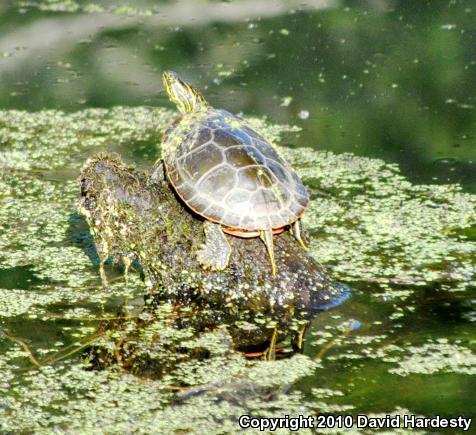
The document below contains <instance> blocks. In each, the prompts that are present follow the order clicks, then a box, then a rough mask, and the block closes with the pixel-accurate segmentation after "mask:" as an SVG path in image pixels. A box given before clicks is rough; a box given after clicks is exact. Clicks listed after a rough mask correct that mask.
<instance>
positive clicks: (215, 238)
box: [197, 221, 231, 270]
mask: <svg viewBox="0 0 476 435" xmlns="http://www.w3.org/2000/svg"><path fill="white" fill-rule="evenodd" d="M203 229H204V231H205V238H206V241H205V244H203V245H202V246H201V248H200V250H199V251H198V252H197V259H198V262H199V263H200V264H201V265H202V266H203V268H204V269H211V270H223V269H225V268H226V266H227V265H228V262H229V260H230V254H231V246H230V243H228V240H227V239H226V236H225V234H224V233H223V230H222V229H221V227H220V225H218V224H214V223H213V222H210V221H205V222H204V223H203Z"/></svg>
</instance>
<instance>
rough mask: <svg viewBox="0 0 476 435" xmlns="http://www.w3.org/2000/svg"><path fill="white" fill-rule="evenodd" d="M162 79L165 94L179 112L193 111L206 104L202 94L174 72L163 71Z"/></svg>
mask: <svg viewBox="0 0 476 435" xmlns="http://www.w3.org/2000/svg"><path fill="white" fill-rule="evenodd" d="M162 79H163V81H164V87H165V90H166V91H167V95H168V96H169V98H170V100H171V101H172V102H174V103H175V104H176V105H177V108H178V109H179V110H180V112H181V113H189V112H195V111H197V110H199V109H200V108H202V107H205V106H207V102H206V101H205V98H203V96H202V94H201V93H200V92H199V91H197V89H195V88H194V87H193V86H192V85H190V84H189V83H187V82H185V81H183V80H182V79H181V78H180V77H179V76H178V74H177V73H176V72H174V71H165V72H164V73H163V75H162Z"/></svg>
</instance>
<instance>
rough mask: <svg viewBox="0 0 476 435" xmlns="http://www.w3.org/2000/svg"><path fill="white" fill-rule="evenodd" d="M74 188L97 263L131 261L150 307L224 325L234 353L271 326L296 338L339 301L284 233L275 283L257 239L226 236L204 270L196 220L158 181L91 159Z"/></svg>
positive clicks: (111, 160)
mask: <svg viewBox="0 0 476 435" xmlns="http://www.w3.org/2000/svg"><path fill="white" fill-rule="evenodd" d="M156 172H158V171H156ZM80 182H81V195H82V199H81V202H80V210H81V212H82V213H83V214H84V216H85V217H86V219H87V221H88V223H89V225H90V228H91V231H92V233H93V236H94V239H95V242H96V246H97V250H98V254H99V256H100V258H102V260H104V259H106V258H107V257H109V256H111V255H112V256H114V257H116V258H122V259H123V261H124V263H125V264H126V266H127V265H129V264H130V263H131V262H132V261H134V260H138V262H139V263H140V265H141V269H142V271H143V273H144V275H145V278H146V282H147V283H148V290H149V291H148V299H149V300H153V301H154V303H155V304H158V303H160V301H164V300H167V301H172V302H173V303H176V304H180V305H181V306H183V305H190V304H193V306H194V307H195V308H196V311H195V314H196V319H197V320H198V321H199V323H200V324H201V328H202V329H203V328H206V327H214V326H218V325H226V327H227V329H228V331H229V333H230V334H231V336H232V337H233V340H234V343H235V347H238V348H243V347H249V346H255V345H260V344H262V343H265V342H266V341H267V340H269V339H270V337H271V335H272V333H273V331H274V328H275V327H277V331H278V332H279V334H280V336H281V337H283V336H293V335H294V336H297V335H298V334H299V333H302V331H303V327H305V325H307V324H308V322H309V320H310V319H311V318H312V317H313V316H314V315H315V314H316V313H317V312H318V311H320V310H324V309H327V308H329V307H330V306H332V305H334V304H336V303H337V301H339V300H340V299H341V298H342V297H343V290H342V288H341V287H340V286H339V285H336V284H334V283H333V282H332V281H331V280H330V279H329V278H328V277H327V275H326V274H325V272H324V271H323V268H322V267H321V266H320V265H319V264H318V263H317V262H316V261H315V260H314V259H313V258H312V257H311V256H309V255H308V254H307V253H306V252H305V251H304V250H303V249H302V247H301V246H300V245H299V244H298V242H297V241H296V240H295V239H294V238H293V237H292V235H291V234H290V232H284V233H282V234H280V235H279V236H275V240H274V243H275V251H276V264H277V269H278V271H277V274H276V275H275V276H273V275H272V274H271V267H270V263H269V257H268V255H267V252H266V248H265V245H264V244H263V242H262V241H261V240H260V239H259V238H254V239H242V238H237V237H231V236H229V237H228V240H229V242H230V244H231V246H232V254H231V258H230V263H229V266H228V267H227V268H226V269H225V270H224V271H221V272H212V271H206V270H203V268H202V267H201V266H200V265H199V264H198V262H197V260H196V256H195V252H196V251H197V249H198V247H199V246H200V245H201V244H202V243H204V241H205V240H204V231H203V224H202V222H203V221H202V220H201V218H199V217H198V216H196V215H193V214H192V212H191V211H190V210H189V209H187V208H186V206H185V205H184V204H182V203H181V201H180V200H179V198H178V197H177V196H176V195H175V194H174V192H173V191H172V190H171V188H170V187H169V185H168V183H167V182H166V181H165V180H163V178H162V177H160V176H157V174H156V176H154V177H151V175H150V174H146V173H143V172H140V171H138V170H135V169H134V168H133V167H130V166H128V165H126V164H125V163H123V162H122V161H121V159H120V158H119V157H118V156H116V155H114V156H113V155H107V154H98V155H96V156H94V157H92V158H90V159H89V160H88V161H87V162H86V163H85V165H84V166H83V168H82V171H81V176H80ZM204 313H206V314H204ZM197 324H198V323H197Z"/></svg>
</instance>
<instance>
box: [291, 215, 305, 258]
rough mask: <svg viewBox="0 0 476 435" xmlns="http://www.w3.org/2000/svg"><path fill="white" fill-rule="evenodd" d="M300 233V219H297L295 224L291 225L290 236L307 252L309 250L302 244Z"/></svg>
mask: <svg viewBox="0 0 476 435" xmlns="http://www.w3.org/2000/svg"><path fill="white" fill-rule="evenodd" d="M301 232H302V226H301V219H298V220H297V221H296V222H294V223H292V224H291V234H292V235H293V236H294V238H295V239H296V240H297V241H298V242H299V244H300V245H301V246H302V247H303V248H304V249H305V250H306V251H307V250H308V249H309V248H308V247H307V246H306V244H305V243H304V240H303V239H302V235H301Z"/></svg>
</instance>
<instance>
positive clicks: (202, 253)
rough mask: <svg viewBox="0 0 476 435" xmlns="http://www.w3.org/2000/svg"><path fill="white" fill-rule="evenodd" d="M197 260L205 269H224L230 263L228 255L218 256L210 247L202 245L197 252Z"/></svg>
mask: <svg viewBox="0 0 476 435" xmlns="http://www.w3.org/2000/svg"><path fill="white" fill-rule="evenodd" d="M197 260H198V262H199V263H200V265H201V266H202V267H203V268H204V269H210V270H224V269H225V268H226V266H227V264H228V259H227V258H226V257H223V256H221V257H218V256H217V255H216V254H215V253H214V252H213V251H211V250H210V247H209V246H207V245H202V246H201V248H200V249H199V251H198V252H197Z"/></svg>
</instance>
